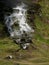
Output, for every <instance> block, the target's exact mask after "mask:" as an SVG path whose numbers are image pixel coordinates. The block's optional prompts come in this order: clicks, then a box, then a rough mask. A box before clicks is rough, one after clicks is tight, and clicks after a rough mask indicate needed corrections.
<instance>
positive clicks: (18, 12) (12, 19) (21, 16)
mask: <svg viewBox="0 0 49 65" xmlns="http://www.w3.org/2000/svg"><path fill="white" fill-rule="evenodd" d="M25 6H26V5H25V4H23V3H22V4H21V5H20V6H19V5H18V6H16V7H15V8H13V13H12V14H11V15H9V16H8V15H6V16H5V20H6V21H5V25H6V27H7V28H8V32H9V34H10V36H11V37H12V38H15V37H18V38H21V37H22V35H24V34H25V33H26V34H28V33H30V34H29V35H31V32H34V30H33V29H32V28H31V27H30V26H29V25H28V23H27V19H26V18H27V17H26V12H27V9H25ZM14 25H15V28H14V27H13V26H14ZM17 25H18V27H17ZM24 31H25V33H24ZM29 35H28V36H29ZM16 40H17V39H15V41H16ZM20 40H21V39H19V40H18V41H20ZM16 42H17V41H16ZM22 44H23V43H22ZM27 45H29V43H25V44H23V45H22V46H23V49H26V47H27Z"/></svg>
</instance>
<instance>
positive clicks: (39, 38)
mask: <svg viewBox="0 0 49 65" xmlns="http://www.w3.org/2000/svg"><path fill="white" fill-rule="evenodd" d="M45 1H46V2H45ZM39 4H41V6H42V17H41V18H40V17H39V16H37V15H35V17H36V18H35V20H34V22H35V25H36V29H35V33H34V38H33V43H34V44H32V45H34V46H35V47H36V49H34V48H32V47H29V49H28V50H22V49H21V50H20V51H19V52H16V51H17V50H18V49H19V48H20V47H19V46H18V45H16V44H15V43H14V42H13V40H12V39H10V38H9V37H7V36H5V37H0V65H17V63H19V65H49V23H48V22H47V21H48V19H49V6H48V5H49V0H44V1H43V0H42V2H39ZM47 14H48V15H47ZM3 27H4V26H3V25H2V24H0V34H1V32H2V31H3ZM2 35H3V36H4V34H2ZM20 54H21V55H22V58H19V57H20ZM8 55H12V56H13V59H5V58H6V57H7V56H8Z"/></svg>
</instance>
